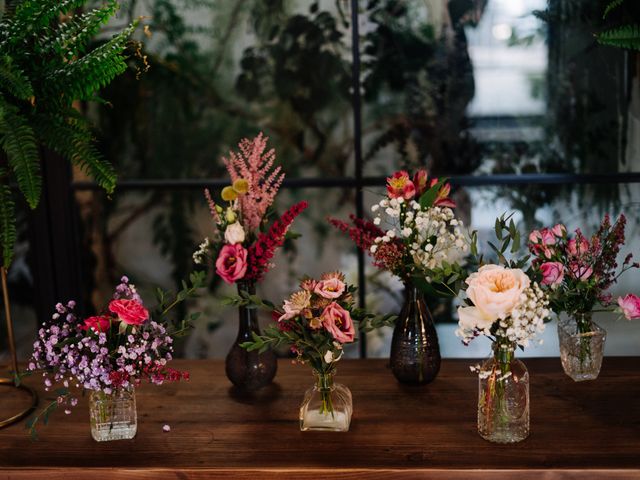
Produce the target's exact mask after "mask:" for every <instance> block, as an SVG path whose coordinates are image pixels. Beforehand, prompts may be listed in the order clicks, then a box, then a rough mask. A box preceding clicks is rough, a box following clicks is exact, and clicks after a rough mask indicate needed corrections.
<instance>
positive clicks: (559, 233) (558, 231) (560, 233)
mask: <svg viewBox="0 0 640 480" xmlns="http://www.w3.org/2000/svg"><path fill="white" fill-rule="evenodd" d="M551 231H552V232H553V234H554V235H555V236H556V237H558V238H563V237H564V236H565V235H566V234H567V227H565V226H564V225H563V224H561V223H558V224H557V225H555V226H554V227H553V228H552V229H551Z"/></svg>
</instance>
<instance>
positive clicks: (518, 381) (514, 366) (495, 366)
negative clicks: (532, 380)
mask: <svg viewBox="0 0 640 480" xmlns="http://www.w3.org/2000/svg"><path fill="white" fill-rule="evenodd" d="M478 386H479V388H478V433H479V434H480V436H481V437H482V438H484V439H485V440H488V441H490V442H494V443H515V442H520V441H522V440H524V439H525V438H527V437H528V436H529V372H528V371H527V367H525V365H524V363H522V362H521V361H520V360H517V359H516V358H514V348H513V347H511V346H510V347H508V348H499V347H498V348H497V349H496V350H495V351H494V356H493V357H492V358H490V359H489V360H487V361H486V362H485V363H484V364H483V365H482V367H481V368H480V372H479V373H478Z"/></svg>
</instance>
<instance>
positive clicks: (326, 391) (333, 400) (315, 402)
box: [300, 371, 353, 432]
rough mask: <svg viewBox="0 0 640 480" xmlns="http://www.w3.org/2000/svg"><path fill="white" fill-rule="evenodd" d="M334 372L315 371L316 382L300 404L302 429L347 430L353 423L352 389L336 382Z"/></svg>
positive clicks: (304, 430)
mask: <svg viewBox="0 0 640 480" xmlns="http://www.w3.org/2000/svg"><path fill="white" fill-rule="evenodd" d="M334 375H335V371H334V372H328V373H327V372H325V373H321V372H317V371H314V377H315V383H314V385H313V387H312V388H310V389H309V390H307V392H306V393H305V395H304V401H303V402H302V405H301V406H300V430H302V431H303V432H306V431H310V430H315V431H326V432H347V431H349V425H350V424H351V413H352V412H353V401H352V398H351V391H350V390H349V389H348V388H347V387H345V386H344V385H341V384H340V383H334V381H333V377H334Z"/></svg>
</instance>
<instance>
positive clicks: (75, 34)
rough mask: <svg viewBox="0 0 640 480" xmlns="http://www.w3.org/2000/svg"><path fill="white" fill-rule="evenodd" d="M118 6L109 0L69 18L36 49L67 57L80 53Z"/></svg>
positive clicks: (115, 1) (113, 0)
mask: <svg viewBox="0 0 640 480" xmlns="http://www.w3.org/2000/svg"><path fill="white" fill-rule="evenodd" d="M119 8H120V4H119V3H118V2H117V0H110V1H109V2H108V3H107V4H106V5H104V6H103V7H100V8H96V9H93V10H91V11H89V12H86V13H83V14H81V15H77V16H75V17H73V18H71V19H69V20H68V21H66V22H64V23H62V24H61V25H60V28H58V30H57V31H55V32H54V34H53V35H52V38H48V37H47V38H45V39H43V41H42V45H41V46H40V48H39V49H38V50H39V51H40V52H42V53H44V54H47V53H52V52H53V53H56V54H58V55H62V56H63V57H64V58H67V59H69V58H73V57H75V56H78V55H80V54H81V53H83V52H84V51H85V48H86V46H87V44H88V43H89V42H90V41H91V39H92V38H93V36H94V35H96V34H97V33H98V32H99V31H100V28H101V27H102V25H104V24H106V23H107V22H108V21H109V19H110V18H111V17H112V16H113V15H114V14H115V13H116V12H117V11H118V9H119Z"/></svg>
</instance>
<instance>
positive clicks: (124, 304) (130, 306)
mask: <svg viewBox="0 0 640 480" xmlns="http://www.w3.org/2000/svg"><path fill="white" fill-rule="evenodd" d="M109 311H110V312H112V313H115V314H116V315H117V316H118V320H120V321H122V322H123V323H126V324H127V325H142V324H143V323H144V322H145V321H147V319H148V318H149V311H148V310H147V309H146V308H144V305H142V303H140V302H139V301H138V300H129V299H127V298H122V299H119V300H111V303H109Z"/></svg>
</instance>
